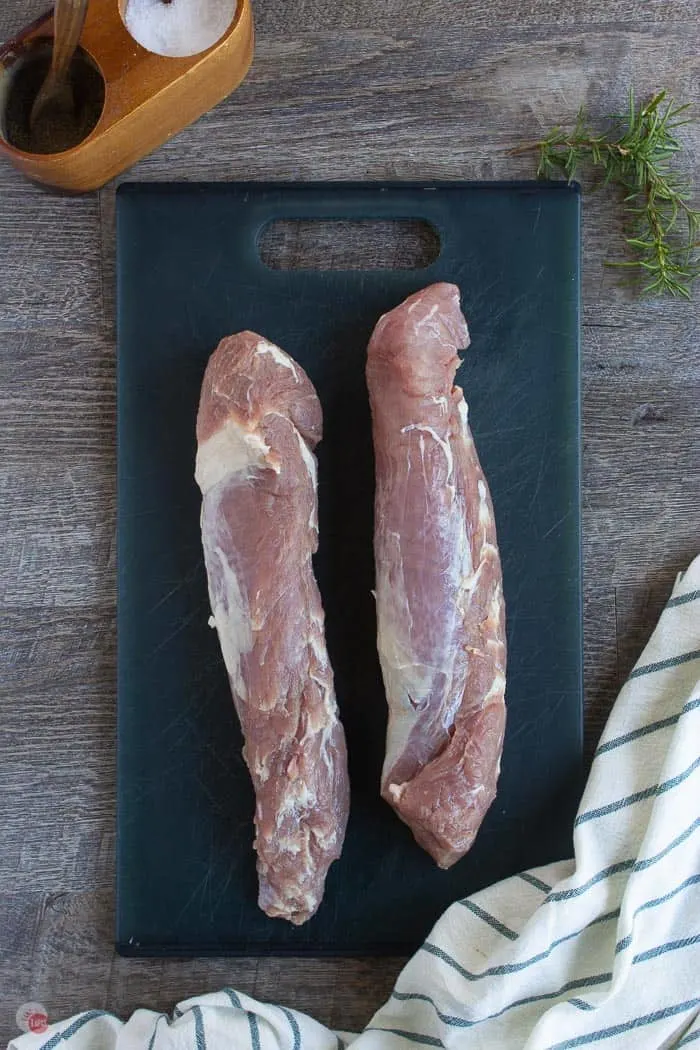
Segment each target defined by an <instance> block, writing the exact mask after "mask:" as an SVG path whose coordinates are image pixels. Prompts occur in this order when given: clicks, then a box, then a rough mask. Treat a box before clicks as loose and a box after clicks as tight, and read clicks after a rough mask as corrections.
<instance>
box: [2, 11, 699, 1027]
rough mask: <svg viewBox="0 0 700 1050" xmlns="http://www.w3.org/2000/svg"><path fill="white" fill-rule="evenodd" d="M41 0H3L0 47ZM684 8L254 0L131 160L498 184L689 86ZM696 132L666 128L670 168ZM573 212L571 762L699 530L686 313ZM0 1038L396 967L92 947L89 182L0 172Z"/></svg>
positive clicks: (110, 251) (109, 206)
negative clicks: (38, 1025)
mask: <svg viewBox="0 0 700 1050" xmlns="http://www.w3.org/2000/svg"><path fill="white" fill-rule="evenodd" d="M47 4H48V0H6V2H5V3H4V4H3V5H2V6H1V8H0V39H2V38H6V37H8V36H9V35H11V34H12V33H13V32H16V31H17V30H18V29H19V28H20V26H21V25H22V24H23V23H25V22H26V21H28V20H29V19H31V18H33V17H36V16H37V15H38V14H40V13H42V12H43V10H44V9H45V7H46V6H47ZM698 15H700V4H698V2H697V0H494V3H492V4H488V5H483V4H477V3H476V2H475V0H465V2H462V3H454V2H453V0H379V2H377V0H373V2H372V3H371V4H370V3H369V0H360V2H353V0H335V2H334V3H331V2H330V0H297V2H295V3H294V4H290V3H280V2H277V0H257V3H256V5H255V16H256V20H257V28H258V50H257V55H256V60H255V64H254V67H253V70H252V72H251V75H250V77H249V78H248V80H247V81H246V82H245V84H244V85H243V87H242V88H241V89H240V90H239V91H238V92H236V93H235V94H234V95H233V96H232V97H231V98H230V99H229V100H227V101H226V102H225V103H223V104H222V105H220V106H218V107H217V108H216V109H215V110H214V111H213V112H212V113H210V114H208V115H207V116H206V117H204V118H203V119H202V120H200V121H199V122H197V124H195V125H194V126H193V127H191V128H188V129H186V130H185V131H184V132H182V134H180V135H178V136H176V137H175V138H174V139H173V140H171V141H170V142H169V143H167V144H166V145H165V146H164V147H163V148H161V149H160V150H158V151H157V152H156V153H154V154H153V155H152V156H151V157H149V158H146V159H145V160H144V161H142V162H141V163H140V164H139V165H137V167H136V168H135V169H134V170H133V171H132V172H131V173H130V175H129V177H130V178H138V179H187V180H195V179H214V180H217V179H274V178H303V179H321V178H386V177H396V178H511V177H523V176H529V175H530V174H531V173H532V172H533V169H534V158H530V157H519V158H512V157H509V156H508V150H509V149H510V148H511V147H513V146H514V145H516V144H518V143H519V142H522V141H523V140H531V139H536V138H537V137H538V136H539V135H540V134H541V133H542V131H543V130H544V129H548V128H549V127H550V126H551V125H553V124H556V123H561V122H567V121H569V120H570V119H571V117H572V116H573V114H574V112H575V110H576V109H577V107H578V105H579V104H580V103H581V102H585V103H586V104H587V106H588V108H589V110H590V113H591V116H592V118H593V119H600V118H602V117H603V115H604V114H606V113H609V112H612V111H615V110H617V109H619V108H620V107H621V106H623V105H624V101H625V95H626V91H627V87H628V85H629V83H630V82H631V81H634V84H635V87H636V89H637V91H638V93H639V94H641V95H643V94H646V93H649V92H651V91H653V90H654V89H656V88H657V87H658V86H661V85H663V86H665V87H667V88H668V89H669V90H670V91H671V92H672V93H674V94H675V95H676V96H677V97H678V98H680V99H684V100H697V99H698V96H699V95H700V29H699V28H698V22H699V20H698ZM699 127H700V125H697V126H696V125H691V126H689V128H688V129H686V131H685V139H686V143H687V146H688V150H689V155H688V165H689V169H691V170H692V169H693V168H696V167H697V158H698V156H700V131H699ZM620 235H621V227H620V219H619V204H618V202H617V201H615V200H614V198H613V197H612V196H610V195H607V194H604V193H595V194H586V195H585V197H584V210H583V248H584V266H583V319H584V329H583V441H584V447H583V465H584V483H583V505H584V579H585V596H584V599H585V600H584V621H585V646H584V664H585V690H586V734H587V745H588V750H589V753H590V750H591V748H592V747H593V745H594V743H595V740H596V739H597V736H598V734H599V732H600V730H601V728H602V725H603V723H604V720H605V717H606V714H607V711H608V710H609V708H610V705H611V703H612V701H613V700H614V697H615V695H616V694H617V691H618V689H619V687H620V685H621V683H622V681H623V680H624V677H625V675H626V674H627V673H628V672H629V669H630V667H631V666H632V664H633V663H634V661H635V660H636V658H637V656H638V654H639V651H640V650H641V648H642V646H643V645H644V642H645V641H646V639H647V637H648V634H649V632H650V630H651V628H652V626H653V624H654V622H655V620H656V617H657V616H658V613H659V610H660V608H661V607H662V605H663V602H664V600H665V598H666V596H667V594H668V590H669V588H670V586H671V584H672V581H673V578H674V576H675V574H676V572H677V571H678V570H680V569H682V568H683V567H684V566H685V565H686V564H687V562H688V561H689V560H690V558H691V557H692V556H693V555H694V554H695V553H697V549H698V547H699V546H700V542H699V541H700V526H699V520H698V518H699V516H698V510H697V508H698V503H699V497H700V449H699V447H698V440H699V439H698V434H700V425H699V424H700V419H699V417H698V406H699V404H700V396H699V394H700V337H698V334H697V332H698V321H699V320H700V311H699V307H698V302H699V300H698V297H697V294H696V296H695V298H694V300H693V301H692V302H691V303H669V302H645V301H640V300H639V299H637V298H636V297H634V296H633V295H632V294H631V293H630V292H629V291H628V290H626V289H625V288H623V287H622V286H621V285H620V284H619V282H618V280H617V277H616V274H615V273H614V272H613V271H611V270H609V269H607V268H605V267H604V265H603V264H604V260H605V259H609V258H615V257H619V254H620V250H621V242H620ZM0 245H2V252H3V254H2V259H3V264H2V267H0V424H1V425H0V526H1V528H0V662H1V677H0V807H1V809H2V815H1V817H0V819H1V821H2V827H3V834H2V850H1V851H0V988H1V989H2V992H3V994H2V996H1V997H0V999H1V1000H2V1002H1V1003H0V1041H2V1040H6V1039H7V1038H9V1037H10V1036H11V1035H12V1034H14V1032H15V1030H16V1029H15V1022H14V1013H15V1010H16V1007H17V1005H19V1003H21V1002H24V1001H26V1000H28V999H39V1000H40V1001H42V1002H44V1003H45V1004H46V1005H47V1006H48V1007H49V1011H50V1015H51V1017H52V1018H56V1017H60V1016H65V1015H67V1014H70V1013H72V1012H75V1011H76V1010H78V1009H80V1008H82V1007H86V1006H97V1007H106V1008H107V1009H111V1010H114V1011H115V1012H117V1013H119V1014H121V1015H126V1014H128V1013H130V1012H131V1011H132V1010H133V1009H135V1008H136V1007H138V1006H150V1007H153V1008H156V1009H170V1008H171V1007H172V1005H173V1004H174V1002H176V1001H177V1000H178V999H181V998H184V997H186V996H188V995H190V994H192V993H194V992H197V991H207V990H211V989H214V988H217V987H221V986H222V985H224V984H232V985H235V986H236V987H239V988H240V989H241V990H243V991H245V992H248V993H250V994H253V995H257V996H259V997H261V998H263V999H273V1000H279V1001H282V1002H285V1003H287V1004H288V1005H291V1006H295V1007H298V1008H300V1009H305V1010H307V1011H309V1012H310V1013H312V1014H314V1016H316V1017H318V1018H319V1020H322V1021H326V1022H328V1023H331V1024H333V1025H335V1026H338V1027H341V1028H345V1029H357V1028H359V1027H361V1026H362V1025H363V1024H365V1023H366V1022H367V1021H368V1020H369V1018H370V1016H371V1014H372V1012H373V1011H374V1009H375V1008H376V1007H377V1006H378V1005H380V1003H381V1002H382V1001H383V1000H384V999H385V998H386V996H387V995H388V993H389V991H390V988H391V984H392V982H393V980H394V978H395V976H396V974H397V972H398V969H399V966H400V961H399V960H381V961H372V960H275V959H265V960H210V959H204V960H187V961H181V960H167V961H159V960H131V959H120V958H118V957H116V956H115V954H114V951H113V948H112V938H113V912H114V901H113V877H114V809H115V775H114V737H115V674H116V671H115V652H116V650H115V628H114V616H115V582H116V576H115V543H114V539H115V537H114V528H115V513H116V490H115V468H116V456H115V443H114V432H115V410H116V395H115V350H114V332H115V327H114V309H115V271H114V187H112V186H110V187H106V188H105V189H104V190H103V191H101V192H100V194H99V195H91V196H87V197H82V198H69V197H61V196H58V195H53V194H49V193H46V192H45V191H42V190H40V189H37V188H35V187H32V186H30V185H29V184H27V183H25V182H23V181H22V179H21V178H20V176H19V175H17V174H16V173H15V172H14V171H13V170H12V169H10V168H9V167H2V168H0Z"/></svg>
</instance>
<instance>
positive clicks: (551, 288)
mask: <svg viewBox="0 0 700 1050" xmlns="http://www.w3.org/2000/svg"><path fill="white" fill-rule="evenodd" d="M278 218H285V219H317V220H322V219H351V220H352V219H382V220H387V219H410V218H418V219H423V220H426V221H428V222H429V223H431V224H432V225H433V226H434V227H435V228H436V229H437V230H438V231H439V234H440V238H441V251H440V254H439V256H438V258H437V259H436V261H435V262H434V263H432V264H431V265H430V266H429V267H428V268H427V269H422V270H367V271H365V270H361V271H358V270H354V271H331V270H329V271H320V270H313V269H304V270H272V269H268V268H267V267H266V266H265V265H264V264H263V262H262V261H261V259H260V257H259V254H258V248H257V246H256V240H257V237H258V235H259V233H260V231H261V229H262V228H263V227H264V226H265V225H266V224H267V223H269V222H270V221H271V220H273V219H278ZM436 280H448V281H454V282H455V283H457V284H458V285H459V286H460V288H461V290H462V296H463V306H464V311H465V313H466V315H467V318H468V321H469V327H470V331H471V337H472V345H471V348H470V350H469V351H468V352H467V353H466V354H465V355H464V362H463V365H462V367H461V368H460V372H459V375H458V382H460V383H461V385H462V386H463V387H464V389H465V394H466V398H467V401H468V402H469V406H470V421H471V425H472V429H473V431H474V436H475V439H476V442H477V446H478V449H479V452H480V456H481V460H482V464H483V466H484V469H485V471H486V474H487V476H488V478H489V482H490V485H491V491H492V495H493V501H494V505H495V511H496V519H497V526H498V535H499V541H500V548H501V556H502V561H503V573H504V586H505V596H506V603H507V620H508V646H509V659H508V687H507V703H508V730H507V736H506V744H505V751H504V756H503V771H502V775H501V780H500V787H499V793H498V797H497V799H496V802H495V803H494V805H493V807H492V808H491V810H490V812H489V814H488V816H487V818H486V821H485V823H484V825H483V828H482V830H481V832H480V835H479V837H478V839H477V842H476V844H475V846H474V848H473V849H472V851H471V853H469V854H468V856H467V857H466V858H464V859H463V860H462V861H461V862H460V863H459V864H457V865H456V866H455V867H454V868H452V869H451V870H450V871H448V872H443V871H439V870H438V869H437V868H436V866H435V865H434V863H433V862H432V861H431V860H430V858H429V857H428V856H427V855H426V854H425V853H424V852H423V851H422V850H421V849H419V847H418V846H417V845H416V844H415V843H414V841H413V838H412V836H411V834H410V832H409V831H408V829H407V828H406V827H404V826H403V824H401V823H400V821H399V820H398V818H397V817H396V816H395V815H394V814H393V812H392V811H391V810H390V809H389V807H388V806H387V805H386V804H385V803H384V802H382V801H381V799H380V797H379V775H380V769H381V763H382V758H383V752H384V731H385V724H386V704H385V700H384V694H383V688H382V683H381V676H380V671H379V665H378V660H377V655H376V648H375V630H376V625H375V614H374V606H373V599H372V596H371V593H370V592H371V589H372V586H373V560H372V558H373V556H372V496H373V468H372V444H371V433H370V417H369V408H368V403H367V394H366V389H365V382H364V362H365V352H366V345H367V340H368V337H369V335H370V333H371V331H372V328H373V326H374V324H375V322H376V320H377V318H378V317H379V316H380V314H381V313H383V312H384V311H386V310H388V309H390V308H392V307H394V306H396V305H397V304H398V303H399V302H400V301H401V300H402V299H403V298H404V297H405V296H407V295H409V294H410V293H412V292H414V291H416V290H417V289H418V288H420V287H422V286H424V285H426V284H428V283H431V282H432V281H436ZM118 295H119V306H118V309H119V370H118V392H119V407H118V417H119V522H118V532H119V535H118V543H119V584H118V586H119V610H118V633H119V639H118V641H119V647H118V651H119V657H118V661H119V682H118V693H119V695H118V704H119V811H118V913H117V944H118V948H119V950H120V951H121V952H123V953H125V954H140V955H159V954H177V955H181V954H193V953H194V954H228V953H232V954H233V953H235V954H262V953H278V954H284V953H287V954H289V953H292V954H309V955H320V954H355V953H356V954H365V955H367V954H381V953H386V954H401V953H404V952H410V951H412V950H414V949H415V948H416V947H417V946H418V945H419V944H420V942H421V940H422V939H423V938H424V937H425V936H426V935H427V934H428V933H429V930H430V928H431V926H432V924H433V922H434V921H435V920H436V919H437V918H438V916H439V915H440V914H441V912H442V911H443V910H444V908H445V907H446V906H447V905H448V904H449V903H451V902H452V901H453V900H455V899H456V898H459V897H463V896H464V895H466V894H467V893H469V892H472V891H474V890H476V889H478V888H480V887H483V886H485V885H487V884H489V883H491V882H492V881H494V880H497V879H501V878H503V877H505V876H508V875H511V874H514V873H515V872H517V871H519V870H521V869H522V868H524V867H527V866H533V865H537V864H540V863H545V862H547V861H550V860H554V859H557V858H561V857H564V856H567V855H570V854H571V850H572V818H573V814H574V810H575V807H576V803H577V800H578V795H579V791H580V786H581V779H580V778H581V740H582V728H581V727H582V717H581V715H582V686H581V677H582V676H581V567H580V561H581V559H580V497H579V482H580V464H579V459H580V430H579V195H578V191H577V190H576V189H575V188H572V187H567V186H565V185H560V184H535V183H520V184H475V183H471V184H470V183H442V184H430V185H416V184H405V183H404V184H401V183H387V184H377V183H368V184H342V183H341V184H317V185H314V184H304V185H294V184H277V185H275V184H273V185H263V184H241V185H226V184H217V185H196V184H189V185H163V184H154V185H138V184H126V185H122V186H121V187H120V189H119V192H118ZM244 328H250V329H253V330H256V331H259V332H261V333H262V334H264V335H265V336H266V337H267V338H269V339H271V340H273V341H274V342H277V343H279V344H280V345H281V346H282V347H284V349H285V350H287V351H288V352H289V353H290V354H291V355H292V356H293V357H295V358H296V359H297V360H298V361H299V362H300V364H301V365H302V366H303V367H304V368H305V369H306V371H307V372H308V374H309V376H310V377H311V379H312V381H313V382H314V384H315V385H316V388H317V390H318V393H319V396H320V399H321V402H322V405H323V410H324V440H323V442H322V444H321V445H320V447H319V450H318V459H319V475H320V484H319V505H320V549H319V552H318V556H317V558H316V560H315V566H316V571H317V575H318V580H319V585H320V588H321V592H322V595H323V600H324V605H325V608H326V615H327V638H328V646H329V651H330V655H331V660H332V663H333V666H334V669H335V674H336V685H337V693H338V700H339V704H340V707H341V714H342V718H343V722H344V724H345V728H346V732H347V737H348V747H349V755H350V774H351V780H352V811H351V817H350V824H349V828H348V834H347V840H346V844H345V850H344V852H343V856H342V859H341V860H340V861H339V862H338V863H336V864H335V865H333V867H332V869H331V872H330V875H329V878H328V883H327V890H326V896H325V899H324V902H323V904H322V906H321V909H320V910H319V912H318V914H317V915H316V916H315V917H314V918H313V919H312V920H311V921H310V922H309V923H307V924H306V925H304V926H302V927H300V928H294V927H292V926H290V925H288V924H287V923H285V922H283V921H281V920H272V919H268V918H267V917H266V916H264V915H263V914H262V912H260V911H259V910H258V908H257V905H256V888H257V882H256V874H255V858H254V854H253V851H252V838H253V829H252V814H253V796H252V790H251V787H250V782H249V778H248V774H247V771H246V769H245V766H244V764H243V761H242V758H241V736H240V731H239V728H238V723H237V719H236V715H235V712H234V708H233V703H232V700H231V696H230V692H229V687H228V682H227V679H226V673H225V669H224V665H223V661H222V659H221V656H220V653H219V649H218V642H217V638H216V634H215V632H214V631H212V630H211V629H210V628H209V627H208V625H207V620H208V616H209V608H208V601H207V590H206V580H205V573H204V567H203V561H202V553H201V546H200V537H199V505H200V497H199V491H198V489H197V487H196V485H195V482H194V480H193V470H194V457H195V417H196V411H197V403H198V398H199V389H200V383H201V379H202V374H203V371H204V367H205V364H206V361H207V358H208V356H209V354H210V353H211V351H212V350H213V349H214V347H215V346H216V344H217V342H218V341H219V339H220V338H221V337H222V336H224V335H227V334H229V333H231V332H235V331H239V330H241V329H244Z"/></svg>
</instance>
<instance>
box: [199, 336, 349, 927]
mask: <svg viewBox="0 0 700 1050" xmlns="http://www.w3.org/2000/svg"><path fill="white" fill-rule="evenodd" d="M321 430H322V415H321V405H320V402H319V400H318V397H317V395H316V391H315V390H314V387H313V385H312V384H311V381H310V380H309V378H308V376H307V375H306V374H305V372H304V371H303V369H302V368H301V367H300V366H299V365H298V364H297V363H296V362H295V361H293V360H292V359H291V358H290V357H289V356H288V355H287V354H286V353H284V351H283V350H281V349H280V348H279V347H277V346H274V345H273V344H272V343H270V342H268V341H267V340H266V339H263V338H262V337H261V336H259V335H256V334H254V333H253V332H242V333H240V334H238V335H234V336H230V337H229V338H227V339H224V340H222V342H221V343H220V344H219V346H218V348H217V349H216V350H215V352H214V353H213V354H212V356H211V358H210V359H209V363H208V365H207V368H206V372H205V375H204V381H203V384H202V392H201V399H200V404H199V414H198V417H197V442H198V449H197V464H196V472H195V476H196V479H197V483H198V484H199V487H200V489H201V491H202V513H201V527H202V544H203V547H204V560H205V564H206V570H207V577H208V583H209V598H210V602H211V608H212V614H213V616H212V623H213V626H215V627H216V630H217V632H218V636H219V642H220V645H221V650H222V653H223V657H224V662H225V664H226V669H227V671H228V677H229V681H230V684H231V690H232V693H233V698H234V702H235V706H236V709H237V711H238V715H239V718H240V722H241V727H242V729H243V734H244V737H245V745H244V749H243V755H244V758H245V761H246V763H247V766H248V769H249V771H250V775H251V778H252V781H253V786H254V789H255V843H254V846H255V850H256V852H257V869H258V880H259V898H258V903H259V905H260V907H261V908H262V910H263V911H264V912H266V913H267V914H268V915H270V916H274V917H280V918H285V919H288V920H289V921H290V922H292V923H295V924H296V925H299V924H301V923H303V922H305V921H306V920H307V919H308V918H310V916H311V915H313V914H314V912H315V911H316V909H317V908H318V906H319V904H320V901H321V898H322V896H323V890H324V883H325V879H326V874H327V872H328V868H329V866H330V865H331V863H332V862H333V861H334V860H335V859H336V858H337V857H338V856H339V855H340V851H341V848H342V845H343V838H344V835H345V827H346V823H347V817H348V805H349V786H348V773H347V757H346V749H345V736H344V733H343V729H342V726H341V724H340V722H339V719H338V709H337V706H336V700H335V692H334V687H333V672H332V669H331V665H330V662H329V659H328V653H327V650H326V643H325V637H324V614H323V608H322V605H321V597H320V594H319V590H318V587H317V584H316V580H315V578H314V574H313V569H312V564H311V557H312V555H313V553H314V552H315V550H316V548H317V545H318V522H317V482H316V459H315V456H314V454H313V449H314V448H315V446H316V445H317V443H318V442H319V441H320V439H321Z"/></svg>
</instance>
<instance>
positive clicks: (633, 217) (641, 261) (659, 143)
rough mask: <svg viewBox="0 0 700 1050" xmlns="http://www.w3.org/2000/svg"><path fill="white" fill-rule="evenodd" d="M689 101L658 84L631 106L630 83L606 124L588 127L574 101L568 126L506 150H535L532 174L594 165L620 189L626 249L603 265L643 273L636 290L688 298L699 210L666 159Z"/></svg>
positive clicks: (675, 148)
mask: <svg viewBox="0 0 700 1050" xmlns="http://www.w3.org/2000/svg"><path fill="white" fill-rule="evenodd" d="M689 105H690V104H689V103H683V104H681V105H677V104H676V102H675V101H674V99H673V98H670V97H669V96H668V95H667V92H666V91H658V92H657V93H656V94H655V95H653V96H652V97H651V98H650V99H649V100H648V101H647V102H646V103H645V104H643V105H640V106H638V105H637V103H636V100H635V96H634V91H633V90H632V89H630V92H629V97H628V103H627V112H626V113H625V114H613V115H612V116H611V117H610V118H609V119H608V124H609V126H608V128H607V130H606V131H605V132H603V133H600V132H598V133H596V132H594V131H592V130H591V128H590V127H589V126H588V119H587V115H586V111H585V109H584V108H583V107H581V109H579V111H578V113H577V115H576V120H575V123H574V126H573V129H572V130H571V132H569V133H567V132H566V131H565V130H564V129H563V128H560V127H556V128H553V129H552V130H551V131H550V132H549V134H548V135H546V136H545V137H544V138H543V139H541V140H540V141H539V142H535V143H529V144H527V145H523V146H520V147H518V148H517V149H515V150H512V151H511V152H512V153H525V152H529V151H534V150H537V151H538V153H539V158H538V165H537V176H538V178H552V177H553V176H555V175H556V174H557V173H561V174H562V175H563V176H564V177H565V178H566V179H567V180H568V181H569V182H571V181H573V179H575V178H576V176H577V175H578V174H579V171H580V169H581V168H582V167H583V166H584V165H585V166H588V167H591V168H593V169H594V170H596V171H598V172H600V178H599V180H598V181H599V184H602V185H611V184H614V185H617V186H618V187H619V188H620V189H621V190H622V192H623V205H624V212H625V218H626V221H627V235H626V237H625V243H626V245H627V248H628V251H629V252H630V254H631V256H632V257H631V258H630V259H629V260H628V261H624V262H612V263H609V265H611V266H616V267H622V268H625V269H628V270H629V271H631V272H633V271H635V270H636V271H637V272H638V273H643V274H645V275H646V276H647V277H648V278H649V279H648V281H647V283H646V284H643V285H642V290H643V291H644V292H646V293H648V294H668V295H676V296H682V297H683V298H688V297H689V295H690V286H691V284H692V282H693V281H694V280H696V279H697V278H698V277H699V276H700V254H698V249H699V248H700V245H699V244H698V233H699V231H700V211H698V210H696V209H694V208H693V207H691V205H690V203H689V201H690V200H691V196H692V195H691V186H690V184H689V182H688V180H687V179H685V178H683V177H682V176H681V175H680V174H679V173H678V172H677V171H675V170H673V169H672V168H671V167H670V163H671V160H672V159H673V158H674V157H675V155H676V154H677V153H678V152H679V151H680V150H681V145H680V143H679V142H678V139H677V138H676V134H675V132H676V129H678V128H680V127H683V126H684V125H685V124H687V123H688V122H689V121H688V116H687V114H688V111H689Z"/></svg>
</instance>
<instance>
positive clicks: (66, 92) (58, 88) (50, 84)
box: [29, 0, 88, 128]
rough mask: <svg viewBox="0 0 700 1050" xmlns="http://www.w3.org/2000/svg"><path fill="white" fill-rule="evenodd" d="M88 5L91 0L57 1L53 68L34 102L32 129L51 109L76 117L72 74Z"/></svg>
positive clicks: (31, 119) (52, 57)
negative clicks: (47, 110)
mask: <svg viewBox="0 0 700 1050" xmlns="http://www.w3.org/2000/svg"><path fill="white" fill-rule="evenodd" d="M87 5H88V0H56V6H55V7H54V11H53V51H52V53H51V68H50V69H49V72H48V74H47V77H46V80H45V81H44V83H43V84H42V86H41V88H40V90H39V94H38V95H37V96H36V98H35V99H34V104H33V106H32V111H31V114H30V117H29V126H30V128H33V127H34V125H35V124H36V122H37V120H38V119H39V117H40V116H41V114H42V113H43V112H44V111H45V110H46V109H48V107H49V106H51V108H52V110H54V111H55V112H59V113H69V114H71V115H72V114H73V113H74V112H75V97H74V95H73V87H72V85H71V82H70V80H69V78H68V71H69V69H70V64H71V60H72V58H73V55H74V54H75V49H76V47H77V46H78V41H79V40H80V34H81V33H82V31H83V23H84V22H85V13H86V11H87Z"/></svg>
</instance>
